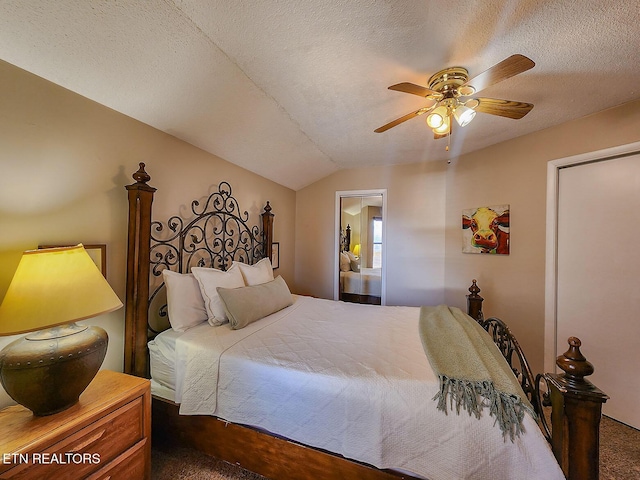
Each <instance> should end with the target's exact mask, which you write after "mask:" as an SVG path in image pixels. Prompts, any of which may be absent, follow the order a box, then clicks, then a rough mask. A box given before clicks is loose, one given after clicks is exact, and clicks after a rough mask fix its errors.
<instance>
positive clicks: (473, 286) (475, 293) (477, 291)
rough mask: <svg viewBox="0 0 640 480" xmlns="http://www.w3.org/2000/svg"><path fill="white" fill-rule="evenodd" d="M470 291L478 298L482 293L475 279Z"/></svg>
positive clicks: (472, 281)
mask: <svg viewBox="0 0 640 480" xmlns="http://www.w3.org/2000/svg"><path fill="white" fill-rule="evenodd" d="M469 291H470V292H471V295H473V296H476V295H478V294H479V293H480V287H478V283H477V281H476V279H475V278H474V279H473V280H471V286H470V287H469Z"/></svg>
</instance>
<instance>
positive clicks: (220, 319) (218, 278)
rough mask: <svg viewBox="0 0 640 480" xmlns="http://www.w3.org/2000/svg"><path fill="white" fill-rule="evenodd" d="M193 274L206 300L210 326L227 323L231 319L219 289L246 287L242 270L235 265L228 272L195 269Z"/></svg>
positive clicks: (192, 270)
mask: <svg viewBox="0 0 640 480" xmlns="http://www.w3.org/2000/svg"><path fill="white" fill-rule="evenodd" d="M191 272H192V273H193V275H194V277H196V280H197V281H198V284H199V285H200V293H201V294H202V298H203V299H204V306H205V308H206V310H207V317H208V320H209V324H210V325H211V326H214V327H217V326H218V325H222V324H223V323H225V322H227V321H228V320H229V319H228V318H227V314H226V312H225V310H224V306H223V305H222V302H221V301H220V297H219V296H218V290H217V288H218V287H225V288H237V287H244V279H243V278H242V273H241V272H240V269H239V268H238V267H237V266H236V265H235V264H233V265H231V268H230V269H229V270H227V271H226V272H223V271H222V270H217V269H215V268H204V267H193V268H192V269H191Z"/></svg>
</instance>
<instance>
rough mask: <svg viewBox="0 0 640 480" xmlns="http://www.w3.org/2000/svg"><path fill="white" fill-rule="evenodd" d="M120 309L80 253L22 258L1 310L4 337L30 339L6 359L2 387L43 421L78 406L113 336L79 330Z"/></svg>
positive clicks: (1, 360) (0, 368)
mask: <svg viewBox="0 0 640 480" xmlns="http://www.w3.org/2000/svg"><path fill="white" fill-rule="evenodd" d="M121 306H122V302H121V301H120V299H119V298H118V296H117V295H116V294H115V293H114V291H113V290H112V289H111V287H110V286H109V284H108V283H107V281H106V279H105V278H104V276H103V275H102V273H101V272H100V270H99V269H98V267H97V266H96V264H95V263H94V262H93V260H92V259H91V257H90V256H89V254H88V253H87V252H86V250H85V249H84V247H83V246H82V245H77V246H75V247H59V248H47V249H41V250H29V251H26V252H24V253H23V255H22V258H21V260H20V263H19V264H18V269H17V270H16V273H15V275H14V276H13V280H12V281H11V284H10V285H9V289H8V290H7V293H6V295H5V297H4V300H3V301H2V305H0V336H6V335H16V334H20V333H27V332H33V333H29V334H28V335H26V336H25V337H22V338H20V339H19V340H16V341H14V342H11V343H10V344H9V345H7V346H6V347H5V348H4V349H3V350H2V351H0V381H1V383H2V386H3V387H4V389H5V390H6V392H7V393H8V394H9V396H10V397H11V398H13V399H14V400H15V401H16V402H18V403H19V404H21V405H24V406H25V407H27V408H28V409H29V410H31V411H32V412H33V413H34V414H35V415H37V416H44V415H51V414H54V413H57V412H61V411H62V410H66V409H67V408H69V407H71V406H72V405H74V404H75V403H76V402H77V401H78V398H79V397H80V394H81V393H82V392H83V391H84V389H85V388H86V387H87V386H88V385H89V383H90V382H91V380H92V379H93V377H94V376H95V375H96V373H98V370H99V369H100V366H101V365H102V361H103V360H104V357H105V354H106V353H107V343H108V336H107V332H105V331H104V330H103V329H102V328H100V327H89V326H85V325H78V324H76V323H75V322H76V321H79V320H85V319H87V318H91V317H95V316H97V315H101V314H103V313H108V312H112V311H114V310H117V309H118V308H120V307H121Z"/></svg>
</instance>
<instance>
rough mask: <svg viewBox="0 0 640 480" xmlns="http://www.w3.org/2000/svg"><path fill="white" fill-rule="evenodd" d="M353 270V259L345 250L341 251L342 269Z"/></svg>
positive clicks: (343, 270)
mask: <svg viewBox="0 0 640 480" xmlns="http://www.w3.org/2000/svg"><path fill="white" fill-rule="evenodd" d="M349 270H351V260H350V259H349V255H347V254H346V253H345V252H340V271H341V272H348V271H349Z"/></svg>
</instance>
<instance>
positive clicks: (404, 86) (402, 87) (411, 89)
mask: <svg viewBox="0 0 640 480" xmlns="http://www.w3.org/2000/svg"><path fill="white" fill-rule="evenodd" d="M389 90H395V91H397V92H404V93H411V94H413V95H418V96H419V97H425V98H432V99H434V100H440V99H441V98H442V97H443V95H442V94H441V93H440V92H436V91H435V90H431V89H429V88H426V87H421V86H420V85H416V84H415V83H409V82H402V83H398V84H396V85H391V86H390V87H389Z"/></svg>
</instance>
